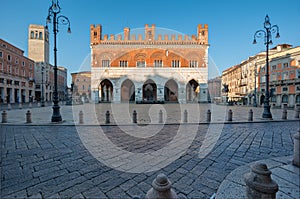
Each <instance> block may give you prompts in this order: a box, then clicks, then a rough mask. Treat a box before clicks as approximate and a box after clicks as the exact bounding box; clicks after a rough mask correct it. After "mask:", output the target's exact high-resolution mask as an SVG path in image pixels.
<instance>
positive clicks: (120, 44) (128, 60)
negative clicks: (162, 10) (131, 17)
mask: <svg viewBox="0 0 300 199" xmlns="http://www.w3.org/2000/svg"><path fill="white" fill-rule="evenodd" d="M139 30H141V29H139ZM132 32H133V33H135V34H131V31H130V29H129V28H127V27H126V28H124V32H123V34H117V35H110V36H109V37H108V35H104V36H102V26H101V25H97V26H94V25H91V27H90V40H91V62H92V64H91V65H92V68H91V87H92V99H93V101H95V102H114V103H120V102H128V101H130V102H136V103H162V102H179V103H186V102H207V101H208V86H207V80H208V63H207V62H208V59H207V58H208V47H209V44H208V25H207V24H205V25H203V26H202V25H201V24H199V25H198V27H197V35H192V36H188V35H184V36H183V35H182V34H178V32H175V31H171V32H169V33H168V32H167V31H166V29H162V28H156V27H155V25H152V26H148V25H147V24H146V25H145V27H144V29H143V30H142V31H140V32H138V29H134V30H133V31H132ZM137 33H139V34H138V35H137V36H138V37H137V38H136V34H137Z"/></svg>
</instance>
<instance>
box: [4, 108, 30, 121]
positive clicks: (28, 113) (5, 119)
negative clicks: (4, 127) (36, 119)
mask: <svg viewBox="0 0 300 199" xmlns="http://www.w3.org/2000/svg"><path fill="white" fill-rule="evenodd" d="M1 115H2V121H1V122H2V123H7V112H6V111H3V112H2V114H1ZM25 116H26V123H32V120H31V112H30V111H29V110H28V111H27V112H26V114H25Z"/></svg>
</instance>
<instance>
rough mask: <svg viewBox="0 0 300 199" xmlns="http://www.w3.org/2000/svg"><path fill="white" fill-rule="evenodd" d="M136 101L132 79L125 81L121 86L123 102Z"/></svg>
mask: <svg viewBox="0 0 300 199" xmlns="http://www.w3.org/2000/svg"><path fill="white" fill-rule="evenodd" d="M134 101H135V85H134V83H133V82H132V81H131V80H130V79H126V80H124V81H123V83H122V85H121V102H134Z"/></svg>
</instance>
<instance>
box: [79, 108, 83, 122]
mask: <svg viewBox="0 0 300 199" xmlns="http://www.w3.org/2000/svg"><path fill="white" fill-rule="evenodd" d="M83 123H84V122H83V112H82V111H79V124H83Z"/></svg>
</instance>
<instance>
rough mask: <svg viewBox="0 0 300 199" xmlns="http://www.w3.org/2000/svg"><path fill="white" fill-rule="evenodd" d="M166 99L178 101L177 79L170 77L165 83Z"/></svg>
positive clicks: (167, 100)
mask: <svg viewBox="0 0 300 199" xmlns="http://www.w3.org/2000/svg"><path fill="white" fill-rule="evenodd" d="M164 91H165V93H164V94H165V101H166V102H178V84H177V83H176V81H175V80H173V79H169V80H168V81H167V82H166V84H165V88H164Z"/></svg>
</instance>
